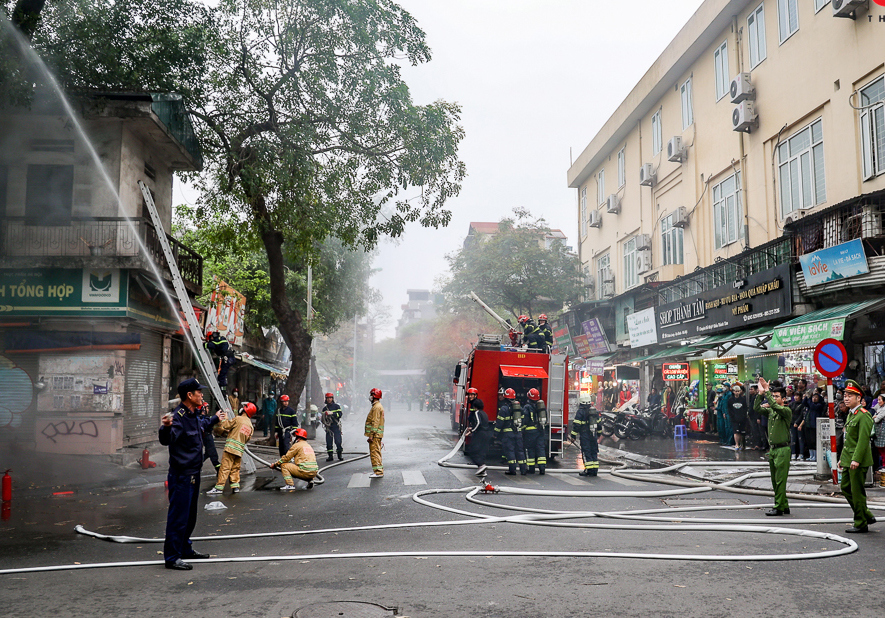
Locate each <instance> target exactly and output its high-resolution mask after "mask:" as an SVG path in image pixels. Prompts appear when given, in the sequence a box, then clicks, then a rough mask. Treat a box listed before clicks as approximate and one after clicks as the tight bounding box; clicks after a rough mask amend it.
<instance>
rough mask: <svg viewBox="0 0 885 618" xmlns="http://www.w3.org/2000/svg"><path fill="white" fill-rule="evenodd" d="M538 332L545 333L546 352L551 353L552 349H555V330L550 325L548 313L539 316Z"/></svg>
mask: <svg viewBox="0 0 885 618" xmlns="http://www.w3.org/2000/svg"><path fill="white" fill-rule="evenodd" d="M538 334H539V335H543V337H544V346H545V348H546V349H545V350H544V352H546V353H548V354H549V353H550V350H552V349H553V331H552V330H550V325H549V324H547V314H546V313H542V314H541V315H539V316H538Z"/></svg>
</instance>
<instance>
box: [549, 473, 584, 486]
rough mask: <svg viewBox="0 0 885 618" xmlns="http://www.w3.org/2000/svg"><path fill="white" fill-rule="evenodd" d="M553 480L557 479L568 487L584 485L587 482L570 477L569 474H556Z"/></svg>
mask: <svg viewBox="0 0 885 618" xmlns="http://www.w3.org/2000/svg"><path fill="white" fill-rule="evenodd" d="M555 478H558V479H559V480H560V481H563V482H564V483H568V484H569V485H586V484H587V481H583V480H581V479H579V478H577V477H576V476H572V475H571V474H557V475H556V477H555Z"/></svg>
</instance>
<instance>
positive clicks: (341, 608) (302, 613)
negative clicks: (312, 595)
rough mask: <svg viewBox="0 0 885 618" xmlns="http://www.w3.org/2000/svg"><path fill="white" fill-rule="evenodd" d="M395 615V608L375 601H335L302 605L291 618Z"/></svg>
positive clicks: (354, 617) (352, 617)
mask: <svg viewBox="0 0 885 618" xmlns="http://www.w3.org/2000/svg"><path fill="white" fill-rule="evenodd" d="M395 615H396V609H392V608H389V607H384V606H383V605H377V604H375V603H363V602H362V601H337V602H334V603H316V604H314V605H308V606H307V607H302V608H301V609H299V610H297V611H296V612H295V613H294V614H292V618H390V617H391V616H395Z"/></svg>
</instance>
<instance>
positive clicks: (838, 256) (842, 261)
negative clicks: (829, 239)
mask: <svg viewBox="0 0 885 618" xmlns="http://www.w3.org/2000/svg"><path fill="white" fill-rule="evenodd" d="M799 263H800V264H801V265H802V273H803V274H804V275H805V284H806V285H808V286H809V287H810V286H815V285H821V284H822V283H829V282H832V281H838V280H839V279H848V278H849V277H856V276H858V275H865V274H867V273H868V272H870V267H869V265H868V264H867V256H866V254H865V253H864V249H863V242H862V241H861V240H860V239H859V238H857V239H855V240H852V241H850V242H845V243H842V244H841V245H836V246H835V247H829V248H827V249H821V250H820V251H815V252H813V253H807V254H805V255H802V256H799Z"/></svg>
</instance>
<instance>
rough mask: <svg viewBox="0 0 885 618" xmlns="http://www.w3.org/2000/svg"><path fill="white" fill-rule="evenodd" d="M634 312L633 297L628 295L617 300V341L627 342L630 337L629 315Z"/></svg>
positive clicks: (620, 342)
mask: <svg viewBox="0 0 885 618" xmlns="http://www.w3.org/2000/svg"><path fill="white" fill-rule="evenodd" d="M632 313H633V297H632V296H626V297H624V298H620V299H618V300H617V301H615V342H616V343H619V344H625V343H627V341H628V340H629V339H630V331H629V329H628V328H627V317H628V316H629V315H630V314H632Z"/></svg>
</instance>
